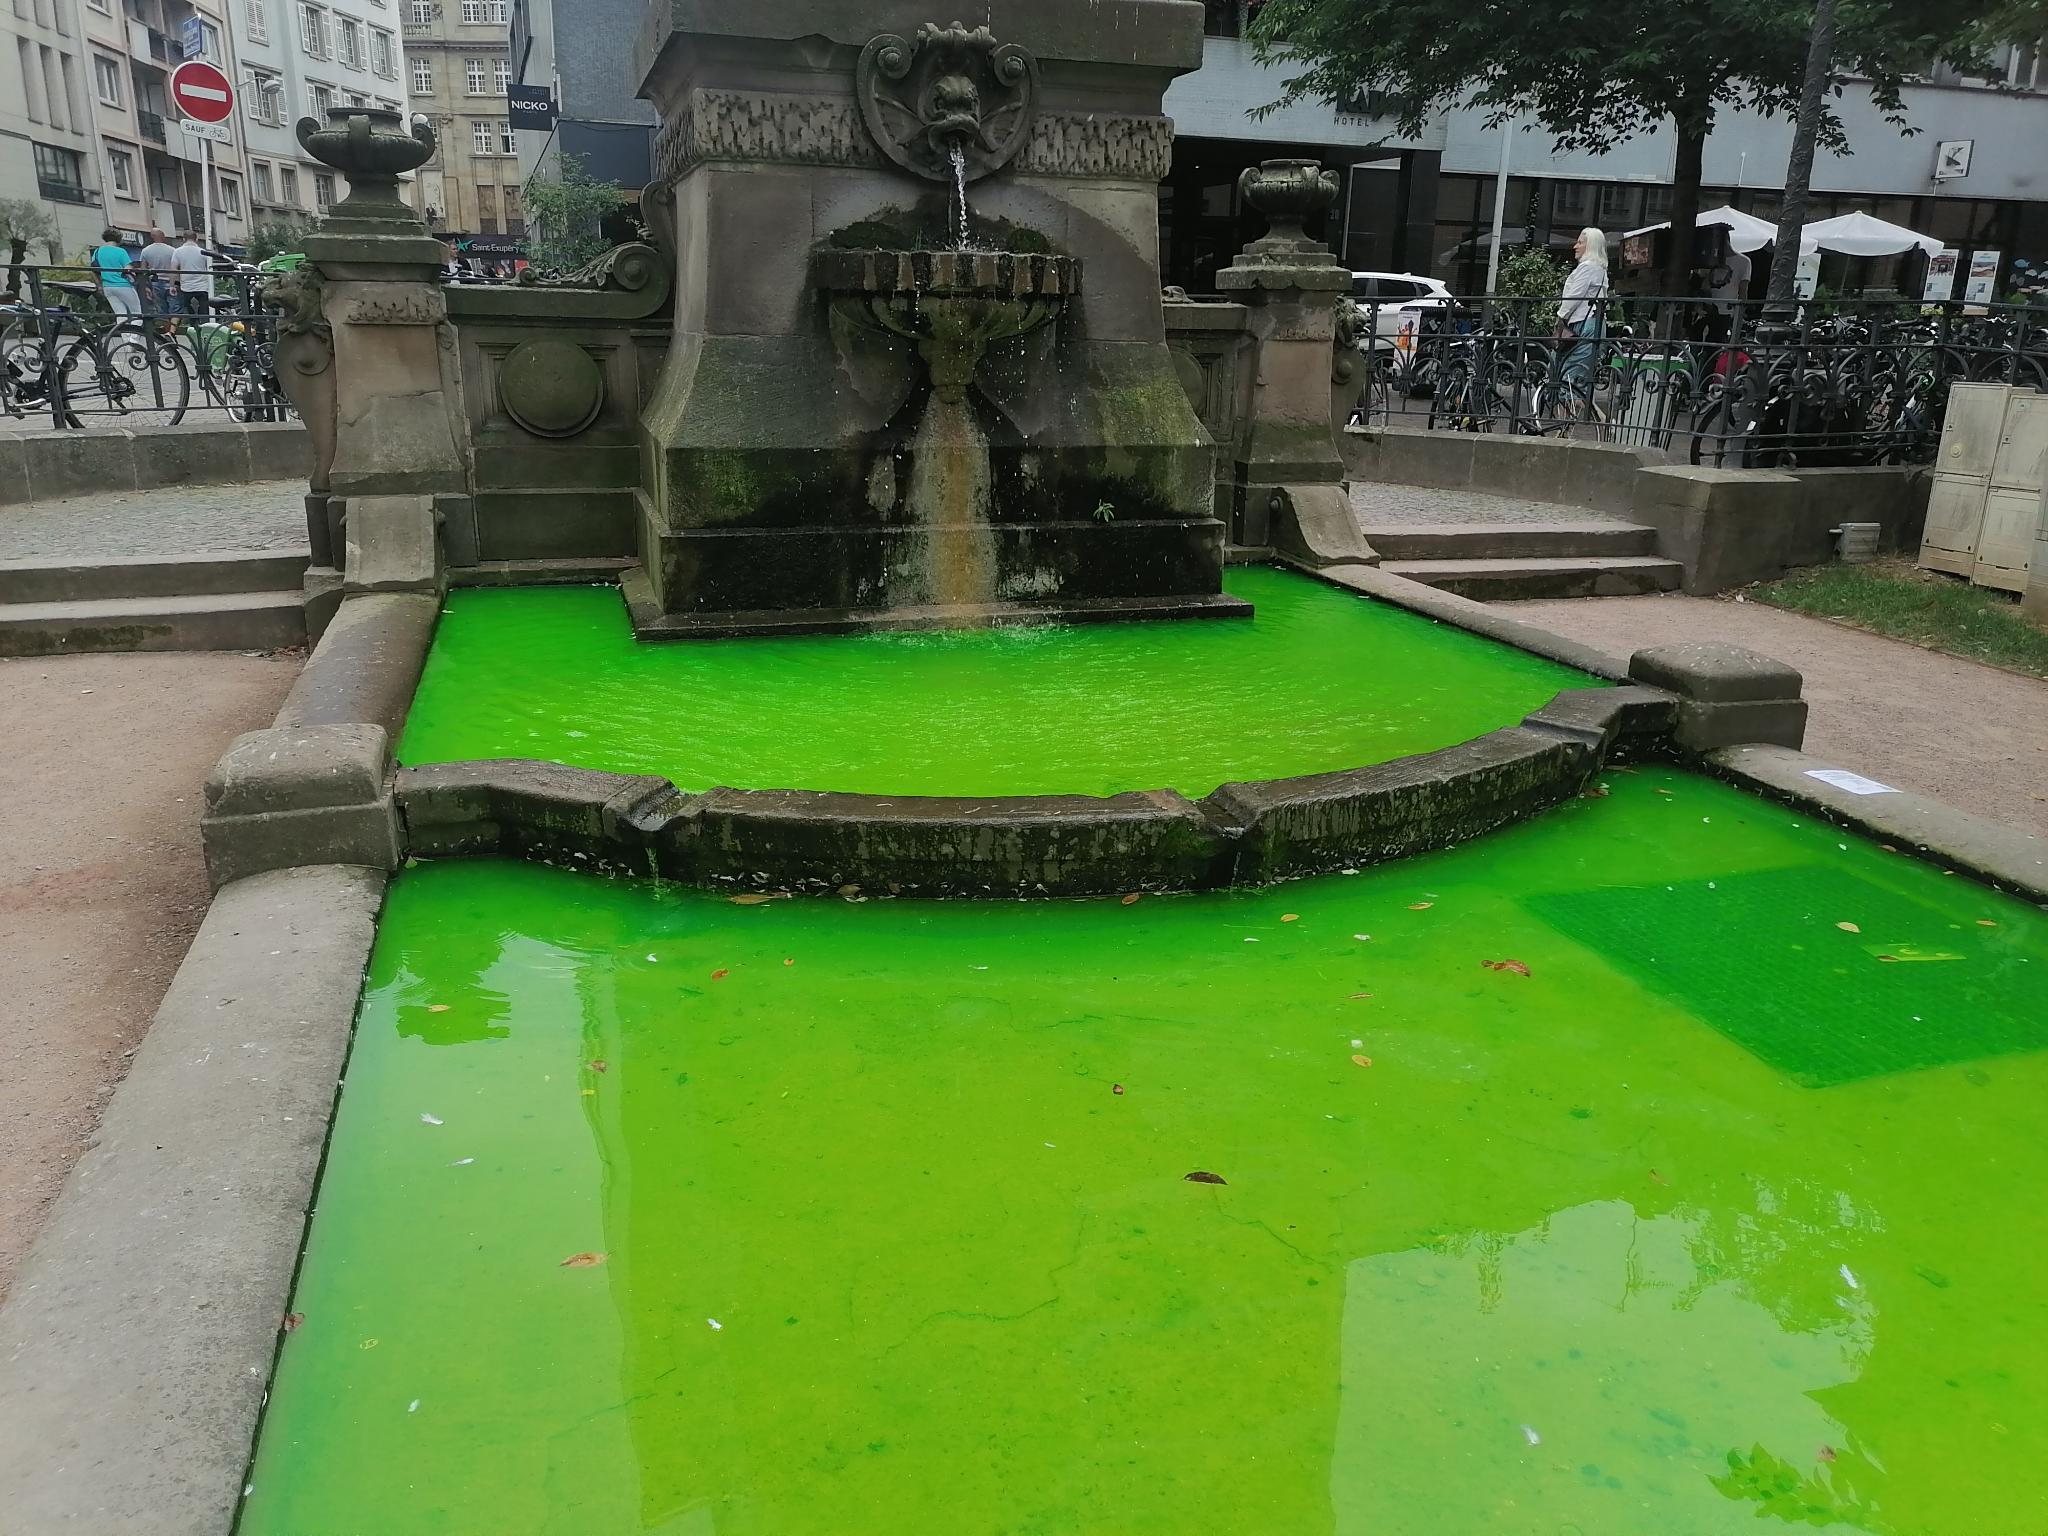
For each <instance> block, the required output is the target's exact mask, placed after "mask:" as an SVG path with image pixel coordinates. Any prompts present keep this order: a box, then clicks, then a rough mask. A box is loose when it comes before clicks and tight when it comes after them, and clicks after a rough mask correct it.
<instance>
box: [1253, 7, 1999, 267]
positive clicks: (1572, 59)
mask: <svg viewBox="0 0 2048 1536" xmlns="http://www.w3.org/2000/svg"><path fill="white" fill-rule="evenodd" d="M2023 3H2026V4H2030V5H2031V4H2038V3H2040V0H2023ZM2000 9H2002V7H2001V6H2000V5H1999V4H1998V3H1997V0H1947V3H1942V0H1889V3H1888V0H1838V4H1837V14H1836V18H1835V31H1836V35H1835V46H1834V58H1835V67H1836V69H1837V71H1839V72H1841V73H1853V74H1856V75H1860V76H1862V77H1863V78H1864V79H1865V80H1866V81H1867V82H1868V87H1869V89H1870V91H1871V93H1872V95H1873V96H1874V97H1875V99H1876V101H1877V104H1878V106H1879V108H1880V109H1881V110H1882V111H1883V112H1884V113H1885V115H1886V117H1887V118H1888V119H1889V120H1890V121H1892V122H1893V123H1895V124H1897V125H1898V126H1900V127H1901V129H1902V130H1904V131H1911V130H1910V129H1906V126H1905V122H1904V117H1903V105H1902V103H1901V100H1900V94H1899V92H1900V87H1901V86H1902V85H1903V84H1904V83H1905V82H1906V79H1907V78H1908V77H1909V75H1910V74H1911V73H1913V72H1915V71H1918V70H1922V69H1925V68H1926V67H1927V66H1928V64H1929V63H1930V62H1931V61H1933V60H1936V59H1941V60H1946V61H1948V62H1951V63H1955V64H1957V65H1959V66H1962V67H1964V68H1968V67H1971V66H1973V65H1975V64H1978V63H1981V56H1982V42H1983V28H1984V25H1985V24H1986V22H1987V20H1988V18H1989V17H1990V16H1991V15H1993V14H1994V13H1995V12H1997V11H1999V10H2000ZM1812 15H1813V12H1812V7H1811V3H1810V0H1553V3H1547V4H1535V5H1531V4H1527V3H1524V0H1265V3H1264V4H1263V5H1262V6H1261V7H1260V10H1259V15H1258V19H1257V20H1256V21H1255V22H1254V23H1253V25H1252V38H1253V43H1254V46H1255V48H1256V49H1257V51H1258V54H1259V56H1260V57H1261V58H1262V59H1265V60H1268V61H1270V62H1276V63H1279V64H1281V65H1283V66H1293V67H1296V68H1297V70H1298V72H1297V73H1295V74H1293V75H1292V76H1291V77H1289V78H1288V79H1287V81H1286V84H1285V93H1284V94H1283V96H1282V97H1281V99H1280V100H1279V101H1278V102H1275V103H1273V104H1272V106H1271V107H1269V108H1266V109H1265V110H1268V111H1270V110H1273V109H1275V108H1278V107H1280V106H1284V105H1287V104H1289V103H1291V102H1295V101H1300V100H1303V99H1317V98H1320V99H1325V100H1331V101H1343V100H1350V99H1355V98H1356V97H1358V96H1359V95H1360V94H1361V93H1364V92H1367V91H1371V92H1375V93H1379V94H1381V95H1383V96H1384V97H1385V98H1386V100H1387V101H1388V103H1389V106H1390V108H1391V113H1392V115H1393V116H1395V117H1396V118H1397V119H1398V121H1399V125H1400V128H1401V131H1402V132H1403V133H1407V134H1415V133H1419V132H1420V131H1421V129H1422V126H1423V123H1424V122H1425V121H1426V120H1427V119H1428V118H1429V117H1430V116H1431V115H1433V114H1434V113H1436V112H1438V111H1441V110H1443V109H1445V108H1447V107H1451V106H1455V105H1458V104H1460V103H1469V104H1470V105H1472V106H1474V107H1476V108H1478V109H1479V110H1480V111H1482V112H1484V113H1485V114H1486V120H1487V121H1488V122H1489V123H1490V124H1493V125H1496V126H1501V125H1505V124H1506V123H1507V122H1508V121H1509V120H1510V119H1511V118H1513V117H1514V116H1516V115H1517V114H1518V113H1527V114H1529V115H1530V117H1532V118H1533V119H1534V120H1535V122H1536V123H1538V124H1539V125H1541V126H1542V127H1543V128H1544V129H1545V130H1546V131H1547V132H1549V133H1550V134H1551V135H1552V137H1554V138H1555V139H1556V140H1557V142H1558V144H1559V145H1560V146H1561V147H1563V148H1566V149H1573V150H1587V151H1592V152H1594V153H1599V152H1601V151H1604V150H1608V149H1611V148H1613V147H1614V146H1615V145H1616V144H1618V143H1621V142H1622V141H1623V140H1625V139H1629V138H1634V137H1637V136H1639V135H1641V134H1644V133H1647V132H1650V131H1651V130H1653V129H1655V128H1658V127H1660V126H1662V125H1663V124H1666V123H1669V124H1670V125H1671V127H1672V129H1673V131H1674V134H1675V136H1676V141H1677V145H1676V149H1677V153H1676V157H1675V165H1674V169H1673V177H1672V181H1673V191H1672V210H1671V225H1672V241H1671V257H1670V260H1669V262H1668V263H1667V264H1666V267H1665V271H1664V285H1665V288H1666V290H1667V291H1668V292H1671V293H1681V292H1683V291H1684V282H1685V274H1686V270H1687V268H1688V267H1689V266H1690V264H1691V262H1690V255H1691V249H1692V233H1693V229H1694V226H1695V224H1696V222H1697V219H1698V215H1699V205H1700V181H1701V172H1702V162H1703V159H1704V152H1705V149H1706V142H1707V135H1708V134H1709V133H1710V132H1712V130H1713V127H1714V120H1715V118H1716V117H1717V115H1718V114H1719V113H1720V112H1722V111H1723V110H1725V109H1729V108H1736V107H1747V108H1750V109H1753V110H1755V111H1758V112H1761V113H1764V114H1765V115H1774V114H1777V113H1781V112H1791V111H1793V110H1794V109H1796V107H1797V106H1798V103H1799V100H1800V96H1801V91H1802V87H1803V85H1804V83H1805V78H1806V62H1807V43H1808V33H1809V30H1810V25H1811V21H1812ZM1818 135H1819V141H1820V142H1821V143H1822V144H1824V145H1827V146H1830V147H1846V140H1845V137H1844V134H1843V130H1842V124H1841V120H1840V118H1839V117H1838V116H1837V115H1836V113H1835V112H1834V110H1833V108H1832V106H1831V105H1827V104H1824V106H1823V111H1822V114H1821V121H1820V124H1819V128H1818Z"/></svg>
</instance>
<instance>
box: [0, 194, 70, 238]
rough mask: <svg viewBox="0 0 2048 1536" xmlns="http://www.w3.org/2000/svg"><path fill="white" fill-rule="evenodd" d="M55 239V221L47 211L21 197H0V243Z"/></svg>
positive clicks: (40, 205)
mask: <svg viewBox="0 0 2048 1536" xmlns="http://www.w3.org/2000/svg"><path fill="white" fill-rule="evenodd" d="M56 238H57V221H56V220H55V219H53V218H51V217H50V211H49V209H47V208H45V207H43V206H42V204H40V203H32V202H30V201H28V199H26V198H21V197H0V242H5V241H8V240H43V241H51V240H55V239H56Z"/></svg>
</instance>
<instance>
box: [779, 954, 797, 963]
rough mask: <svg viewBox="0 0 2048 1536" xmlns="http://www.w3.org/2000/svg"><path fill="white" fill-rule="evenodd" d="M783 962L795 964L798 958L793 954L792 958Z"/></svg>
mask: <svg viewBox="0 0 2048 1536" xmlns="http://www.w3.org/2000/svg"><path fill="white" fill-rule="evenodd" d="M782 963H783V964H784V965H795V964H796V959H795V957H794V956H792V957H791V958H790V959H787V960H785V961H783V962H782Z"/></svg>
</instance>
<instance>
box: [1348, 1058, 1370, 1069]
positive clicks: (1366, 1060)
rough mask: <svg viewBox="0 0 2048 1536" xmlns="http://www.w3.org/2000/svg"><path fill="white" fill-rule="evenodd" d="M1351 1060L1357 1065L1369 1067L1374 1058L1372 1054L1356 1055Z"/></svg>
mask: <svg viewBox="0 0 2048 1536" xmlns="http://www.w3.org/2000/svg"><path fill="white" fill-rule="evenodd" d="M1351 1060H1352V1063H1353V1064H1354V1065H1356V1066H1361V1067H1369V1066H1371V1065H1372V1058H1371V1057H1370V1056H1354V1057H1352V1058H1351Z"/></svg>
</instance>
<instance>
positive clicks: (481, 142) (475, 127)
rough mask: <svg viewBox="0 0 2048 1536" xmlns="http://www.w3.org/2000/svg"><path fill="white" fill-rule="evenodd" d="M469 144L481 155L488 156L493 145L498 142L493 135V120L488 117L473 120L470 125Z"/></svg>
mask: <svg viewBox="0 0 2048 1536" xmlns="http://www.w3.org/2000/svg"><path fill="white" fill-rule="evenodd" d="M469 142H470V143H471V144H472V145H473V146H474V147H475V149H476V152H477V153H478V154H480V155H488V154H489V153H490V152H491V145H492V144H493V143H494V142H496V140H495V136H494V135H493V134H492V133H491V120H490V119H489V118H487V117H478V118H472V119H471V120H470V124H469Z"/></svg>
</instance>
